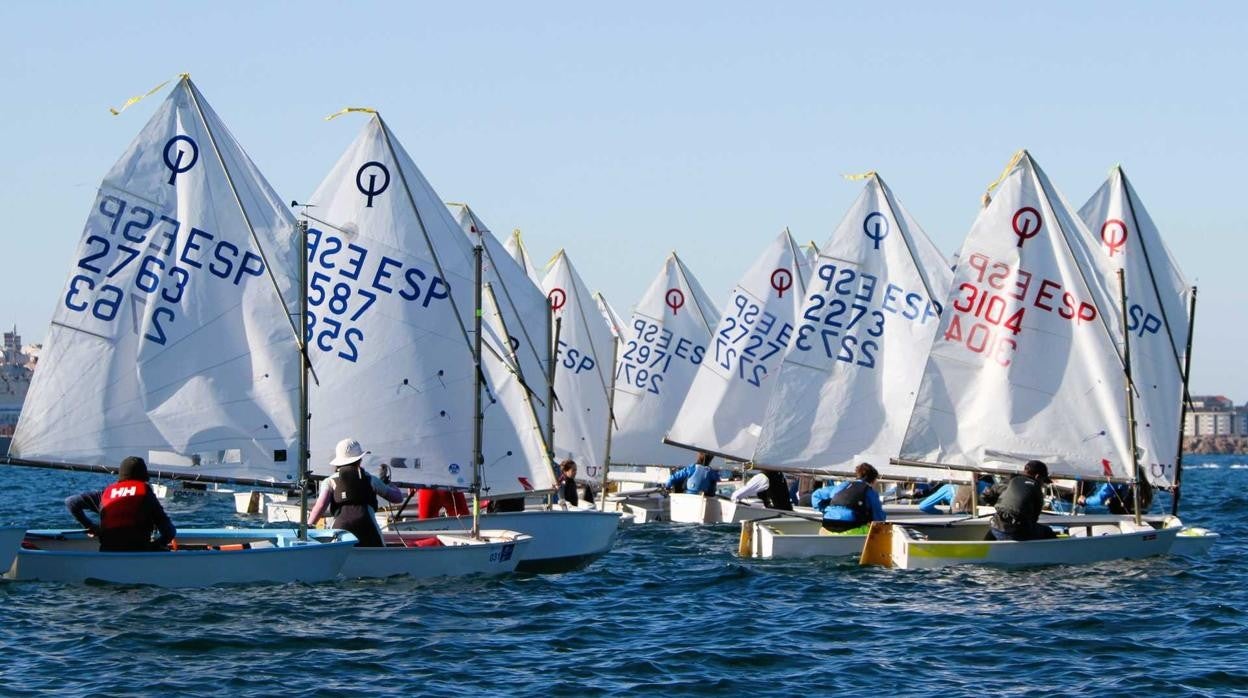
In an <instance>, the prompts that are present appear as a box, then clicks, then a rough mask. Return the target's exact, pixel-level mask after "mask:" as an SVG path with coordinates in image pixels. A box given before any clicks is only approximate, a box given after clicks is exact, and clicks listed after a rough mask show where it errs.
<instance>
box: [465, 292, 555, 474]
mask: <svg viewBox="0 0 1248 698" xmlns="http://www.w3.org/2000/svg"><path fill="white" fill-rule="evenodd" d="M526 283H527V282H526ZM481 296H482V302H481V306H482V307H481V310H482V314H481V339H482V345H483V346H482V350H481V351H482V357H481V363H482V364H483V365H484V368H485V370H484V379H485V391H484V392H483V393H482V396H481V405H482V413H483V414H484V415H485V423H486V424H487V425H491V426H493V425H494V424H495V423H496V422H505V423H510V424H511V428H512V430H513V431H514V432H515V434H516V437H517V440H516V442H515V445H514V446H508V447H507V448H508V450H504V451H501V452H498V453H495V454H494V457H495V458H496V459H499V460H498V462H497V463H495V462H491V461H490V460H486V462H485V463H484V464H483V468H482V492H483V494H484V495H485V496H487V497H488V496H498V495H505V494H515V493H519V492H531V491H534V490H550V489H554V487H555V472H554V469H553V467H552V464H551V463H550V459H549V457H548V456H547V453H546V437H545V431H544V428H543V426H542V421H541V417H544V416H545V409H544V408H543V409H539V408H538V406H537V405H536V404H535V403H534V401H533V400H532V399H531V395H530V393H529V388H528V386H526V385H525V384H524V382H523V381H522V379H521V372H520V370H519V366H520V362H521V357H520V356H519V352H518V351H516V350H515V349H514V348H513V347H514V342H513V341H512V339H511V338H512V337H514V336H515V330H513V329H512V328H511V326H510V325H509V324H508V323H509V322H510V318H509V315H508V313H507V312H506V311H505V310H504V309H503V308H504V307H505V305H504V303H503V301H502V299H501V298H499V297H498V290H497V289H496V288H495V287H494V286H493V285H492V284H488V283H487V284H486V285H485V288H484V289H483V290H482V294H481ZM494 431H495V432H496V435H495V437H494V439H493V442H494V446H495V449H496V450H497V449H498V448H499V447H501V446H503V444H502V443H501V439H500V438H499V436H500V435H505V434H506V431H505V430H503V429H495V430H494ZM517 455H519V456H520V458H519V459H517V458H515V457H514V456H517ZM520 466H523V467H522V468H521V467H520Z"/></svg>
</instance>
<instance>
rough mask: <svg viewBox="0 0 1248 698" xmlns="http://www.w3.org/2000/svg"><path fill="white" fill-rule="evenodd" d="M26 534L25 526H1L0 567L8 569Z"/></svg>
mask: <svg viewBox="0 0 1248 698" xmlns="http://www.w3.org/2000/svg"><path fill="white" fill-rule="evenodd" d="M25 536H26V529H24V528H0V569H3V570H7V569H9V567H10V566H11V565H12V564H13V558H15V557H17V551H18V549H19V548H20V547H21V546H22V538H24V537H25Z"/></svg>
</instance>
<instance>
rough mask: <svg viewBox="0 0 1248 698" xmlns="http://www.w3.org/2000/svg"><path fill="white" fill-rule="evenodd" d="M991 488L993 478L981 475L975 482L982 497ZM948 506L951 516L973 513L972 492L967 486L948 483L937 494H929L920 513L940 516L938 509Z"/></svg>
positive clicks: (921, 505)
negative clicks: (941, 506)
mask: <svg viewBox="0 0 1248 698" xmlns="http://www.w3.org/2000/svg"><path fill="white" fill-rule="evenodd" d="M989 487H992V476H991V475H981V476H979V479H977V480H976V481H975V489H976V491H978V493H979V494H980V495H981V496H982V495H983V494H984V492H985V491H987V489H988V488H989ZM942 504H944V505H947V506H948V507H949V513H950V514H966V513H970V512H971V490H970V489H969V488H968V487H967V486H966V485H955V484H953V483H952V482H946V483H945V484H943V485H941V486H940V487H938V488H937V489H936V491H935V492H932V493H931V494H929V495H928V496H927V497H926V498H925V499H924V500H923V501H921V502H919V511H921V512H923V513H924V514H939V513H940V510H939V509H937V508H936V507H938V506H940V505H942Z"/></svg>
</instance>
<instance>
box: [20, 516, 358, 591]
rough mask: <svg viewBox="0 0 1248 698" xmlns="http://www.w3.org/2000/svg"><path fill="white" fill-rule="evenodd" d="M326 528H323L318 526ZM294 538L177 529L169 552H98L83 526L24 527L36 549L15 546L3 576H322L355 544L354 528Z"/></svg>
mask: <svg viewBox="0 0 1248 698" xmlns="http://www.w3.org/2000/svg"><path fill="white" fill-rule="evenodd" d="M326 533H327V534H328V533H329V532H326ZM333 533H336V534H337V539H336V540H334V539H333V538H331V537H330V536H328V535H326V536H325V537H324V540H326V541H329V542H318V541H307V542H303V541H299V540H298V539H297V534H296V532H295V531H291V530H281V529H250V530H244V529H201V530H194V529H185V530H181V531H178V538H177V540H178V543H179V544H180V546H181V547H182V549H179V550H177V551H172V552H150V553H149V552H141V553H111V552H110V553H102V552H100V551H99V549H98V544H97V543H96V541H95V539H94V538H91V537H89V536H87V534H86V533H85V532H83V531H30V532H29V533H28V534H27V541H28V542H29V543H30V544H32V545H34V546H37V548H38V549H26V548H23V549H22V550H21V551H19V552H18V555H17V559H16V560H14V561H13V565H12V567H10V568H9V572H8V574H7V575H5V576H7V577H8V578H9V579H18V580H41V581H51V582H69V583H81V582H85V581H87V580H99V581H104V582H116V583H121V584H152V585H155V586H161V587H206V586H213V585H216V584H247V583H257V582H268V583H285V582H323V581H327V580H330V579H334V578H335V577H337V576H338V572H339V570H341V569H342V566H343V563H344V562H346V560H347V556H348V555H349V554H350V553H351V551H352V549H353V548H354V546H355V536H353V535H351V534H349V533H346V532H345V531H335V532H333ZM242 543H248V544H252V545H254V546H257V547H253V548H252V549H249V550H194V549H188V548H190V547H192V546H203V545H214V546H222V545H238V544H242Z"/></svg>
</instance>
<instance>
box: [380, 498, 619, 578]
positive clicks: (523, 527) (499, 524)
mask: <svg viewBox="0 0 1248 698" xmlns="http://www.w3.org/2000/svg"><path fill="white" fill-rule="evenodd" d="M470 523H471V520H470V519H469V518H468V517H463V518H450V517H439V518H434V519H421V520H416V521H400V522H397V523H395V524H393V525H392V526H391V527H390V528H391V530H395V531H463V530H464V529H465V528H467V527H468V525H469V524H470ZM481 526H482V527H483V528H490V529H503V530H507V531H516V532H519V533H524V534H527V535H529V536H532V538H533V541H532V543H531V544H530V545H529V548H528V550H526V551H525V554H524V557H523V559H521V560H520V564H519V565H517V567H516V571H518V572H528V573H558V572H571V571H574V570H579V569H582V568H584V567H586V566H588V565H589V564H590V563H591V562H593V561H594V560H597V559H598V558H600V557H602V556H603V555H606V554H607V553H608V552H609V551H610V550H611V546H613V545H614V544H615V538H616V534H617V533H618V531H619V528H620V515H619V514H617V513H615V512H601V511H581V510H568V511H561V510H551V511H516V512H500V513H494V514H482V515H481Z"/></svg>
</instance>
